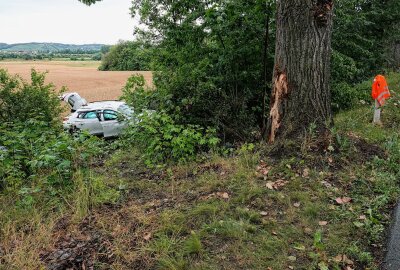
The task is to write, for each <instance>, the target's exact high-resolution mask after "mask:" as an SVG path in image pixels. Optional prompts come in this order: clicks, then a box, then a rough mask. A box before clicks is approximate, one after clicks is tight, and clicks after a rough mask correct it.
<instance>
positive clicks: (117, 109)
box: [63, 96, 133, 138]
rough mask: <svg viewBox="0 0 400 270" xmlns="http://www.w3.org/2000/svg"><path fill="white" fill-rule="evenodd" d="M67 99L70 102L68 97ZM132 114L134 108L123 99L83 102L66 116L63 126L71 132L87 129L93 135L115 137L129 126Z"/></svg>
mask: <svg viewBox="0 0 400 270" xmlns="http://www.w3.org/2000/svg"><path fill="white" fill-rule="evenodd" d="M75 97H76V96H75ZM63 100H64V99H63ZM64 101H65V100H64ZM66 101H67V102H68V103H69V101H68V99H67V100H66ZM78 102H80V101H78ZM74 104H75V103H74ZM70 105H71V104H70ZM132 115H133V110H132V109H131V108H130V107H129V106H128V105H127V104H126V103H125V102H122V101H98V102H91V103H87V104H83V102H82V105H81V106H80V107H79V108H77V107H75V109H74V112H73V113H71V114H70V115H69V116H68V117H65V118H64V121H63V126H64V129H66V130H68V131H70V132H71V133H72V132H76V131H79V130H87V131H88V132H89V133H90V134H92V135H96V136H104V137H106V138H107V137H115V136H118V135H120V133H121V132H122V130H123V129H124V128H125V127H126V126H127V120H128V119H130V118H131V117H132Z"/></svg>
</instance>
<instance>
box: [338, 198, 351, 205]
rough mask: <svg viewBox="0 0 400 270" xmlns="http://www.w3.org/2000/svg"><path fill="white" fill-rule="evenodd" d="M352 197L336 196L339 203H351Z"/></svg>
mask: <svg viewBox="0 0 400 270" xmlns="http://www.w3.org/2000/svg"><path fill="white" fill-rule="evenodd" d="M351 200H352V199H351V198H349V197H342V198H336V199H335V201H336V202H337V203H338V204H347V203H349V202H351Z"/></svg>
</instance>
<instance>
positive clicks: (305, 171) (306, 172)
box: [303, 168, 310, 178]
mask: <svg viewBox="0 0 400 270" xmlns="http://www.w3.org/2000/svg"><path fill="white" fill-rule="evenodd" d="M309 175H310V169H309V168H305V169H304V170H303V177H304V178H308V176H309Z"/></svg>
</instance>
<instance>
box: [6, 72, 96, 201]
mask: <svg viewBox="0 0 400 270" xmlns="http://www.w3.org/2000/svg"><path fill="white" fill-rule="evenodd" d="M31 77H32V82H31V83H28V82H25V81H23V80H22V79H21V78H19V77H17V76H10V75H9V74H7V72H6V71H4V70H0V87H1V88H0V100H1V101H2V103H1V108H0V109H1V111H0V181H1V182H0V190H6V191H7V192H11V193H18V194H19V196H21V197H22V198H23V199H26V198H31V195H30V194H31V193H32V192H39V191H40V192H44V193H46V194H49V195H56V194H59V192H61V191H62V190H63V189H64V188H68V187H69V188H70V187H72V181H71V179H72V176H73V174H74V173H75V172H76V170H77V169H78V168H84V167H85V166H87V164H88V163H87V162H88V159H89V157H91V156H93V155H95V154H96V153H97V151H98V147H97V145H98V142H97V140H96V139H95V138H88V137H86V135H84V134H81V135H80V136H79V137H76V138H73V137H71V136H69V135H68V134H66V133H64V131H63V130H62V127H61V126H60V125H59V124H58V123H59V119H60V111H61V109H60V101H59V99H58V97H57V92H56V91H55V87H54V86H53V85H51V84H49V85H47V84H45V83H44V81H45V74H44V73H37V72H36V71H35V70H32V76H31Z"/></svg>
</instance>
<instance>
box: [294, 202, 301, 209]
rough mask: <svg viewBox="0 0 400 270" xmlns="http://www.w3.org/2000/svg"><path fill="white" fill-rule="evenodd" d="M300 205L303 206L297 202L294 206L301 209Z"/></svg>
mask: <svg viewBox="0 0 400 270" xmlns="http://www.w3.org/2000/svg"><path fill="white" fill-rule="evenodd" d="M300 205H301V204H300V203H299V202H295V203H294V204H293V206H294V207H296V208H299V207H300Z"/></svg>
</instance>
